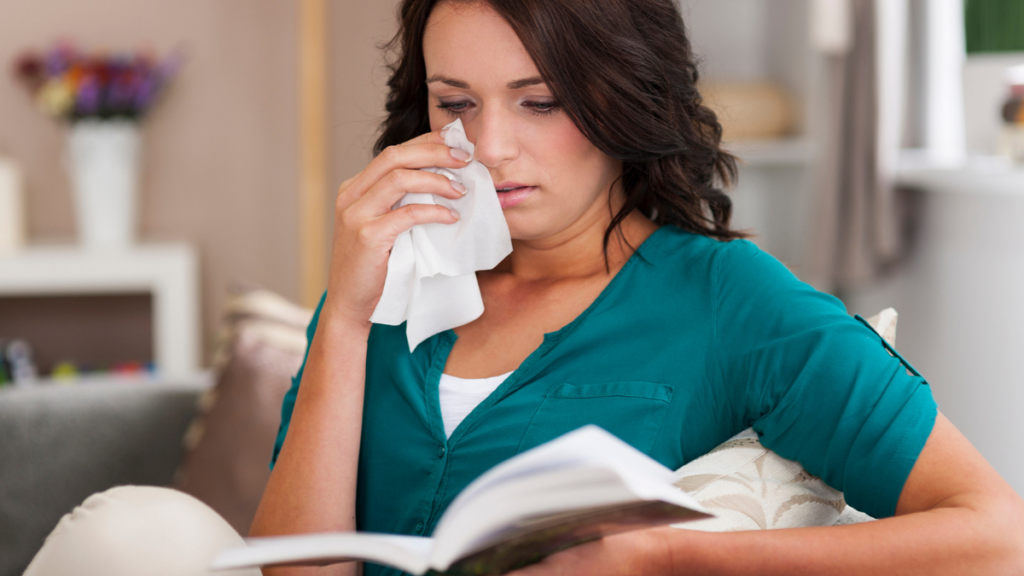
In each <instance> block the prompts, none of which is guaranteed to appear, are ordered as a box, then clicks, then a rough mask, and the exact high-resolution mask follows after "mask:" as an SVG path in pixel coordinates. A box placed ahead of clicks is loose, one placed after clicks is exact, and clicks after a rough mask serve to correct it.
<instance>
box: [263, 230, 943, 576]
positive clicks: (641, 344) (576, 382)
mask: <svg viewBox="0 0 1024 576" xmlns="http://www.w3.org/2000/svg"><path fill="white" fill-rule="evenodd" d="M320 306H321V307H322V306H323V301H322V300H321V304H320ZM318 317H319V308H318V309H317V314H316V315H314V317H313V321H312V323H311V324H310V326H309V330H308V333H307V335H308V337H309V339H310V340H312V337H313V333H314V331H315V330H316V324H317V319H318ZM456 338H457V336H456V335H455V333H454V332H453V331H451V330H448V331H445V332H442V333H440V334H437V335H435V336H433V337H431V338H430V339H428V340H426V341H424V342H423V343H421V344H420V345H419V346H418V347H417V348H416V350H415V351H413V352H412V353H410V352H409V346H408V343H407V341H406V335H405V325H404V324H403V325H401V326H385V325H374V326H373V327H372V328H371V330H370V336H369V342H368V350H367V359H366V393H365V400H364V407H363V432H362V444H361V449H360V454H359V471H358V488H357V495H356V524H357V528H358V529H359V530H366V531H373V532H386V533H396V534H410V535H416V534H430V533H431V532H432V531H433V529H434V526H435V524H436V523H437V521H438V518H439V516H440V515H441V513H442V512H443V511H444V509H445V508H446V507H447V506H448V504H449V503H450V502H451V501H452V499H453V498H454V497H455V495H457V494H458V493H459V491H461V490H462V489H463V488H464V487H465V486H466V485H467V484H468V483H469V482H471V481H472V480H473V479H474V478H476V477H477V476H479V475H480V474H481V473H483V472H485V471H486V470H487V469H489V468H491V467H492V466H494V465H496V464H498V463H499V462H501V461H503V460H505V459H507V458H509V457H511V456H513V455H515V454H517V453H519V452H521V451H523V450H526V449H528V448H530V447H533V446H536V445H538V444H540V443H542V442H545V441H547V440H551V439H552V438H555V437H556V436H558V435H560V434H563V433H565V432H568V431H570V430H573V429H575V428H578V427H580V426H583V425H584V424H597V425H599V426H601V427H603V428H605V429H606V430H608V431H610V432H612V433H613V434H615V435H617V436H619V437H620V438H622V439H623V440H625V441H626V442H628V443H630V444H632V445H633V446H635V447H636V448H638V449H639V450H641V451H643V452H645V453H647V454H648V455H650V456H651V457H653V458H654V459H656V460H658V461H659V462H661V463H662V464H664V465H665V466H668V467H669V468H672V469H675V468H678V467H680V466H682V465H683V464H685V463H687V462H689V461H691V460H693V459H694V458H697V457H698V456H701V455H703V454H705V453H707V452H708V451H710V450H711V449H712V448H714V447H715V446H716V445H718V444H720V443H722V442H723V441H725V440H726V439H728V438H729V437H731V436H733V435H734V434H736V433H737V432H739V431H741V430H743V429H745V428H748V427H750V426H753V428H754V430H755V431H757V433H758V434H760V436H761V442H762V444H764V445H765V446H767V447H768V448H770V449H772V450H774V451H775V452H776V453H777V454H779V455H781V456H783V457H785V458H789V459H792V460H796V461H798V462H800V463H801V464H802V465H803V466H804V468H805V469H806V470H807V471H808V472H810V473H811V474H814V475H816V476H819V477H821V478H822V479H823V480H824V481H825V482H826V483H827V484H828V485H830V486H832V487H833V488H835V489H837V490H841V491H843V492H844V493H845V496H846V500H847V501H848V502H849V503H850V504H851V505H852V506H854V507H855V508H858V509H860V510H862V511H864V512H866V513H868V514H871V515H872V516H876V517H885V516H891V515H892V514H893V513H894V511H895V509H896V503H897V501H898V499H899V496H900V492H901V490H902V488H903V484H904V482H905V481H906V479H907V476H908V474H909V473H910V470H911V468H912V467H913V465H914V462H915V461H916V459H917V457H918V455H919V454H920V452H921V449H922V448H923V447H924V443H925V440H926V439H927V438H928V435H929V434H930V433H931V429H932V426H933V424H934V422H935V417H936V405H935V402H934V400H933V398H932V395H931V391H930V389H929V387H928V386H927V382H926V381H925V380H924V379H923V378H921V377H920V376H919V375H917V372H916V371H915V370H914V369H913V368H912V367H911V366H910V365H909V364H907V363H906V362H905V361H903V359H902V358H901V357H900V356H899V355H898V354H897V353H896V352H895V350H892V349H890V348H888V347H887V345H886V344H885V343H884V341H883V340H882V339H881V338H880V337H879V336H878V335H877V334H875V333H874V332H873V331H872V330H871V329H870V327H868V326H867V325H866V324H865V323H863V321H860V320H859V319H855V318H852V317H850V316H849V315H848V314H847V312H846V309H845V307H844V306H843V304H842V303H841V302H840V301H839V300H837V299H836V298H834V297H832V296H830V295H828V294H825V293H822V292H818V291H816V290H814V289H813V288H811V287H810V286H808V285H807V284H804V283H803V282H801V281H799V280H798V279H797V278H796V277H795V276H793V275H792V274H791V273H790V272H789V271H788V270H787V269H786V268H785V266H783V265H782V264H781V263H779V262H778V261H777V260H776V259H775V258H773V257H772V256H770V255H768V254H767V253H765V252H762V251H761V250H760V249H759V248H757V246H755V245H754V244H752V243H750V242H747V241H745V240H735V241H731V242H720V241H717V240H714V239H710V238H707V237H704V236H700V235H695V234H690V233H688V232H684V231H682V230H681V229H679V228H677V227H674V226H663V227H661V228H659V229H658V230H657V231H655V232H654V234H652V235H651V236H650V237H648V239H647V240H646V241H645V242H644V243H643V244H642V245H641V246H640V247H639V248H638V250H637V251H636V252H635V253H634V254H633V256H632V257H631V258H630V259H629V261H628V262H627V263H626V264H625V266H624V267H623V268H622V269H621V270H620V271H619V272H618V274H616V275H615V277H614V278H613V279H612V281H611V282H610V283H609V284H608V286H606V287H605V289H604V291H603V292H601V294H600V295H599V296H598V298H597V299H596V300H595V301H594V302H593V303H592V304H591V305H590V307H588V308H587V309H586V310H585V311H584V312H583V313H582V314H580V315H579V317H577V318H576V319H575V320H573V321H572V322H571V323H570V324H568V325H567V326H565V327H564V328H562V329H561V330H558V331H555V332H551V333H548V334H545V335H544V341H543V343H542V344H541V346H540V347H539V348H538V349H537V350H535V351H534V352H533V353H532V354H530V356H529V357H527V359H526V360H525V361H524V362H523V363H522V365H520V366H519V368H518V369H517V370H516V371H515V372H513V373H512V375H511V376H509V377H508V378H507V379H506V380H505V381H504V382H503V383H502V384H501V386H499V387H498V388H497V389H496V390H495V391H494V392H493V393H492V394H491V395H490V396H489V397H488V398H487V399H485V400H484V401H483V402H482V403H481V404H480V405H479V406H477V408H476V409H475V410H473V412H472V413H470V414H469V416H467V417H466V419H465V420H463V421H462V423H461V424H459V426H458V428H456V429H455V431H454V432H453V433H452V435H451V438H448V439H446V438H445V433H444V427H443V424H442V421H441V411H440V406H439V403H438V383H439V381H440V377H441V373H442V372H443V371H444V366H445V362H446V360H447V358H448V353H449V352H450V351H451V349H452V345H453V344H455V340H456ZM301 380H302V370H301V369H300V370H299V373H298V375H297V376H296V377H295V378H294V380H293V383H292V388H291V390H290V391H289V392H288V394H287V395H286V397H285V400H284V404H283V407H282V411H281V412H282V414H281V415H282V418H281V428H280V432H279V434H278V438H277V443H276V446H275V449H274V455H273V459H275V460H276V458H277V454H278V452H279V451H280V449H281V445H282V442H283V441H284V437H285V434H287V432H288V424H289V420H290V418H291V413H292V408H293V406H294V404H295V397H296V394H297V392H298V387H299V384H300V382H301ZM366 569H367V570H368V572H367V576H369V574H370V573H373V572H379V573H385V572H388V573H390V572H389V570H388V569H385V568H383V567H380V566H375V565H370V564H368V565H367V566H366Z"/></svg>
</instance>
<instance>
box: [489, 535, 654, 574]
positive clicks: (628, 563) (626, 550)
mask: <svg viewBox="0 0 1024 576" xmlns="http://www.w3.org/2000/svg"><path fill="white" fill-rule="evenodd" d="M660 530H664V529H663V528H662V529H651V530H637V531H634V532H627V533H625V534H617V535H615V536H607V537H605V538H602V539H600V540H595V541H593V542H588V543H586V544H581V545H579V546H574V547H572V548H569V549H567V550H563V551H561V552H558V553H557V554H552V555H551V556H548V557H547V558H545V559H543V560H541V561H540V562H538V563H536V564H531V565H529V566H526V567H525V568H521V569H519V570H516V571H515V572H509V573H508V574H507V575H506V576H579V575H586V576H613V575H614V576H653V575H656V574H660V573H663V572H662V571H661V570H660V569H661V568H664V558H665V549H666V548H665V547H666V542H665V539H664V538H662V537H661V535H660Z"/></svg>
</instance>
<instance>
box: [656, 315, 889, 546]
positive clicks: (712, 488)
mask: <svg viewBox="0 0 1024 576" xmlns="http://www.w3.org/2000/svg"><path fill="white" fill-rule="evenodd" d="M896 320H897V314H896V310H894V309H892V308H886V309H885V310H883V311H881V312H879V313H878V314H877V315H875V316H872V317H871V318H869V319H868V324H870V325H871V327H872V328H873V329H874V330H875V331H876V332H878V334H880V335H881V336H882V338H884V339H885V341H886V342H888V343H889V345H890V346H895V345H896ZM674 484H675V485H676V486H678V487H679V488H680V489H682V490H684V491H686V492H688V493H689V494H690V495H691V496H693V497H694V498H696V499H697V501H698V502H700V503H701V504H702V505H703V506H704V507H706V508H708V509H709V510H711V511H712V512H714V513H715V515H716V517H715V518H709V519H707V520H699V521H696V522H687V523H685V524H676V525H674V526H675V527H677V528H686V529H689V530H701V531H704V532H735V531H739V530H768V529H773V528H797V527H801V526H833V525H843V524H855V523H858V522H866V521H870V520H873V518H871V517H870V516H868V515H867V514H864V513H862V512H859V511H857V510H855V509H853V508H851V507H850V506H847V505H846V501H845V500H843V493H842V492H839V491H838V490H835V489H833V488H830V487H829V486H828V485H827V484H825V482H823V481H822V480H821V479H820V478H818V477H817V476H812V475H810V474H808V473H807V471H806V470H804V469H803V467H802V466H801V465H800V464H798V463H797V462H794V461H792V460H787V459H785V458H783V457H781V456H779V455H777V454H775V453H774V452H772V451H771V450H769V449H767V448H765V447H764V446H762V445H761V442H760V440H758V436H757V433H756V432H754V430H753V429H751V428H748V429H746V430H744V431H743V432H740V433H739V434H737V435H736V436H733V437H732V438H730V439H729V440H727V441H726V442H724V443H723V444H721V445H719V446H718V447H717V448H715V449H714V450H712V451H711V452H709V453H707V454H705V455H704V456H701V457H700V458H697V459H696V460H694V461H693V462H690V463H688V464H686V465H685V466H683V467H682V468H680V469H679V470H676V473H675V477H674Z"/></svg>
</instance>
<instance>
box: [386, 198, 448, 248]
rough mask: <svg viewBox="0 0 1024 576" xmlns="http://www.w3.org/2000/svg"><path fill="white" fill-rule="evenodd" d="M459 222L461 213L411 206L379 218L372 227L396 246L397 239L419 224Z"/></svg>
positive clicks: (435, 207)
mask: <svg viewBox="0 0 1024 576" xmlns="http://www.w3.org/2000/svg"><path fill="white" fill-rule="evenodd" d="M458 221H459V213H458V212H456V211H454V210H449V209H448V208H446V207H444V206H441V205H438V204H409V205H406V206H402V207H401V208H398V209H397V210H392V211H391V212H388V213H387V214H385V215H383V216H379V217H378V218H377V219H376V221H374V222H373V223H372V224H370V226H372V227H374V228H377V229H378V230H377V232H379V233H380V234H382V235H383V237H385V238H387V240H388V245H391V244H394V242H395V238H397V237H398V235H399V234H401V233H402V232H405V231H406V230H408V229H410V228H412V227H413V226H416V225H418V224H435V223H436V224H454V223H456V222H458Z"/></svg>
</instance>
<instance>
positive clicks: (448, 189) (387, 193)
mask: <svg viewBox="0 0 1024 576" xmlns="http://www.w3.org/2000/svg"><path fill="white" fill-rule="evenodd" d="M465 193H466V187H465V186H463V185H462V184H460V183H458V182H456V181H454V180H448V178H445V177H444V176H442V175H440V174H435V173H433V172H427V171H424V170H392V171H391V172H389V173H388V175H387V176H385V177H384V178H381V179H380V181H379V182H377V183H376V184H374V185H373V187H372V188H370V190H368V191H367V192H366V193H365V194H363V196H362V197H361V198H359V199H358V200H356V201H355V202H354V203H353V206H352V207H353V208H354V209H355V210H356V212H357V213H359V214H362V215H364V216H365V217H375V216H381V215H383V214H385V213H387V212H388V211H390V210H391V207H392V206H394V205H395V203H396V202H398V201H399V200H401V199H402V197H403V196H405V195H406V194H433V195H435V196H440V197H442V198H448V199H449V200H458V199H459V198H462V196H463V195H465Z"/></svg>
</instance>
